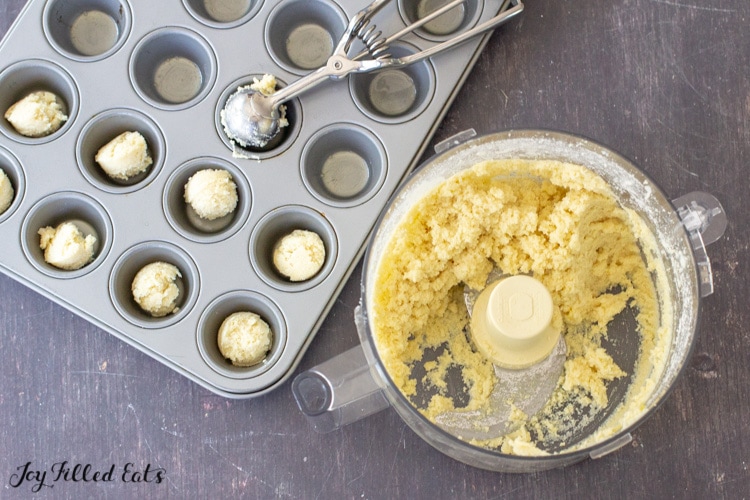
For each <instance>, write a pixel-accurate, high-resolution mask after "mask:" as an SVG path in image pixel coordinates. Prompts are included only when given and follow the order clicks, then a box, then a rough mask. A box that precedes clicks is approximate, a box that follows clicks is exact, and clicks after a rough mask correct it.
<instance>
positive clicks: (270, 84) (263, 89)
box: [250, 74, 289, 129]
mask: <svg viewBox="0 0 750 500" xmlns="http://www.w3.org/2000/svg"><path fill="white" fill-rule="evenodd" d="M276 85H277V82H276V77H275V76H274V75H269V74H265V75H263V77H262V78H261V79H260V80H258V79H257V78H253V83H252V84H250V88H251V89H253V90H255V91H256V92H260V93H261V94H264V95H271V94H273V93H274V92H276ZM288 126H289V121H288V120H287V119H286V106H284V105H283V104H282V105H280V106H279V129H282V128H284V127H288Z"/></svg>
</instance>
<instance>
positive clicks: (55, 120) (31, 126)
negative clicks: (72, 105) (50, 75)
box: [5, 90, 68, 137]
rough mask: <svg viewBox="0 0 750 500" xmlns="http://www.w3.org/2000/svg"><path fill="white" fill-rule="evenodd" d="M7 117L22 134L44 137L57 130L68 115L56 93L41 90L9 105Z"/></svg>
mask: <svg viewBox="0 0 750 500" xmlns="http://www.w3.org/2000/svg"><path fill="white" fill-rule="evenodd" d="M5 119H6V120H8V121H9V122H10V124H11V125H13V128H15V129H16V132H18V133H19V134H21V135H24V136H26V137H44V136H47V135H50V134H52V133H54V132H57V131H58V130H59V129H60V127H62V124H63V123H64V122H65V121H66V120H67V119H68V117H67V115H66V114H65V112H64V107H63V104H62V102H61V101H60V99H59V98H58V97H57V96H56V95H55V94H53V93H52V92H48V91H46V90H40V91H37V92H32V93H31V94H29V95H27V96H26V97H24V98H23V99H21V100H20V101H18V102H17V103H15V104H13V105H12V106H11V107H9V108H8V110H7V111H6V112H5Z"/></svg>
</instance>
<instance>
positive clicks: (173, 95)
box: [130, 27, 217, 110]
mask: <svg viewBox="0 0 750 500" xmlns="http://www.w3.org/2000/svg"><path fill="white" fill-rule="evenodd" d="M216 74H217V63H216V55H215V54H214V52H213V49H212V48H211V46H210V45H209V43H208V42H207V41H206V40H205V39H204V38H203V37H202V36H200V35H199V34H198V33H196V32H194V31H191V30H188V29H185V28H178V27H167V28H161V29H158V30H156V31H153V32H151V33H150V34H148V35H146V36H145V37H144V38H143V39H142V40H141V41H140V42H138V44H137V45H136V47H135V49H134V50H133V55H132V57H131V59H130V79H131V82H132V84H133V87H134V88H135V90H136V92H138V95H140V96H141V98H142V99H143V100H144V101H146V102H147V103H149V104H151V105H152V106H154V107H156V108H159V109H165V110H181V109H186V108H189V107H191V106H194V105H195V104H197V103H199V102H200V101H201V100H203V99H204V98H205V97H206V96H207V95H208V93H209V92H210V91H211V88H212V87H213V85H214V82H215V81H216Z"/></svg>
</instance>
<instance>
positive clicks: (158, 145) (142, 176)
mask: <svg viewBox="0 0 750 500" xmlns="http://www.w3.org/2000/svg"><path fill="white" fill-rule="evenodd" d="M125 132H138V133H139V134H140V135H141V136H143V138H144V139H145V141H146V147H147V153H148V155H149V156H150V157H151V161H152V163H151V165H149V166H148V168H147V169H146V170H145V171H142V172H140V173H137V174H135V175H133V176H129V177H127V178H125V179H122V178H119V177H112V176H110V175H108V174H107V173H106V172H105V171H104V169H103V168H102V166H101V165H100V164H98V163H97V161H96V156H97V153H98V152H99V150H100V149H101V148H102V147H104V146H105V145H106V144H108V143H109V142H110V141H112V140H113V139H115V138H116V137H118V136H120V134H123V133H125ZM165 157H166V141H165V139H164V133H163V132H162V130H161V128H159V126H158V125H157V124H156V122H154V121H153V120H152V119H151V118H150V117H148V116H146V115H145V114H143V113H141V112H140V111H136V110H133V109H127V108H119V109H111V110H107V111H104V112H102V113H99V114H98V115H96V116H94V117H93V118H92V119H91V120H89V122H88V123H86V125H84V127H83V129H82V130H81V133H80V135H79V136H78V141H77V143H76V161H77V163H78V168H79V169H80V170H81V173H82V174H83V176H84V177H85V178H86V179H87V180H88V181H89V182H91V183H92V184H93V185H94V186H96V187H98V188H99V189H101V190H102V191H106V192H109V193H130V192H133V191H136V190H138V189H141V188H143V187H144V186H146V185H148V184H149V183H150V182H152V181H153V180H154V179H155V178H156V176H157V175H158V174H159V171H160V170H161V168H162V166H163V165H164V159H165Z"/></svg>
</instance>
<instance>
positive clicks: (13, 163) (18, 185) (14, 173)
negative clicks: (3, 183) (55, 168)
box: [0, 146, 26, 224]
mask: <svg viewBox="0 0 750 500" xmlns="http://www.w3.org/2000/svg"><path fill="white" fill-rule="evenodd" d="M0 170H2V171H3V172H4V173H5V176H6V177H7V178H8V180H9V181H10V185H11V187H12V188H13V199H12V201H11V202H10V205H8V207H7V208H6V209H5V210H4V211H2V212H0V224H1V223H2V222H4V221H5V220H7V219H8V218H10V216H11V215H13V213H14V212H15V211H16V209H17V208H18V205H20V204H21V200H22V199H23V195H24V192H25V191H26V178H25V176H24V174H23V168H22V167H21V163H20V162H19V161H18V158H16V157H15V156H14V155H13V153H11V152H10V151H8V150H7V149H5V148H3V147H2V146H0Z"/></svg>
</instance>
